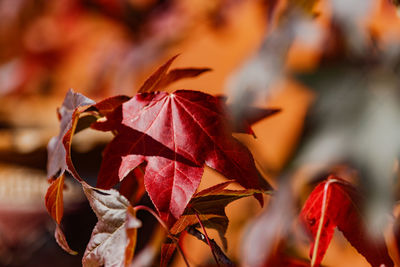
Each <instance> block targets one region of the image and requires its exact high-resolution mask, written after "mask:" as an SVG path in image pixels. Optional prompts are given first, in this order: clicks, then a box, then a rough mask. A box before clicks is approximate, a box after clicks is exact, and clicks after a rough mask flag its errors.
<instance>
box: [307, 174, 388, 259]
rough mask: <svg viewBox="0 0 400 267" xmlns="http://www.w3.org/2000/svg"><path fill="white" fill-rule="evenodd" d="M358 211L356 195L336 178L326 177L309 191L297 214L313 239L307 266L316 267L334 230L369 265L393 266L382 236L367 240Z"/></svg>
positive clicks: (364, 226) (356, 193) (363, 223)
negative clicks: (339, 232) (337, 231)
mask: <svg viewBox="0 0 400 267" xmlns="http://www.w3.org/2000/svg"><path fill="white" fill-rule="evenodd" d="M360 210H361V208H360V195H359V193H358V192H357V191H356V190H355V188H354V187H353V186H352V185H351V184H349V183H348V182H345V181H344V180H341V179H340V178H337V177H334V176H330V177H329V178H328V179H327V180H326V181H325V182H322V183H320V184H319V185H318V186H317V187H316V188H315V189H314V190H313V192H312V193H311V195H310V196H309V197H308V199H307V201H306V203H305V204H304V207H303V209H302V211H301V214H300V218H301V220H302V222H303V224H304V225H305V226H306V228H307V229H308V230H309V231H310V233H311V235H312V237H313V243H312V245H311V249H310V257H311V266H319V264H320V263H321V261H322V258H323V257H324V255H325V252H326V250H327V248H328V245H329V243H330V241H331V239H332V236H333V232H334V229H335V227H338V229H339V230H340V231H341V232H342V233H343V235H344V236H345V237H346V238H347V240H348V241H349V242H350V244H351V245H352V246H353V247H354V248H356V249H357V251H358V252H359V253H360V254H362V255H363V256H364V257H365V258H366V260H367V261H368V262H369V263H370V264H371V265H372V266H374V267H375V266H376V267H379V266H381V265H382V264H384V266H386V267H391V266H394V265H393V261H392V259H391V258H390V257H389V254H388V250H387V247H386V244H385V242H384V238H383V234H382V235H381V236H376V235H375V236H374V238H373V237H371V235H370V234H369V233H368V231H367V228H366V223H365V221H364V220H363V216H362V214H361V213H360Z"/></svg>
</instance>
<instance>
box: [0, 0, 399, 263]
mask: <svg viewBox="0 0 400 267" xmlns="http://www.w3.org/2000/svg"><path fill="white" fill-rule="evenodd" d="M175 54H181V55H180V56H179V57H178V59H177V61H176V63H175V65H174V66H175V67H209V68H212V69H213V71H212V72H209V73H207V74H205V75H203V76H201V77H199V78H196V79H193V80H183V81H180V82H178V83H175V84H173V85H171V86H169V88H161V89H163V90H168V91H170V90H174V89H180V88H184V89H195V90H201V91H204V92H208V93H212V94H226V95H227V96H228V102H230V103H232V104H233V105H231V106H232V107H233V108H232V110H231V112H232V114H233V117H234V118H235V119H237V120H239V121H240V120H241V119H243V118H244V117H246V116H247V113H248V112H249V107H250V106H254V105H256V106H259V107H265V106H269V107H278V108H281V109H282V112H281V113H280V114H278V115H275V116H274V117H272V118H270V119H268V120H265V121H261V122H259V123H257V124H256V125H255V126H254V131H255V134H256V136H257V138H256V139H254V138H252V137H247V136H242V135H238V136H237V138H239V139H240V140H241V141H242V142H244V143H245V144H247V145H248V147H249V148H250V149H251V151H252V152H253V153H254V157H255V159H256V161H257V164H258V167H259V168H260V170H261V171H262V172H263V174H264V175H265V178H266V179H267V180H268V181H269V182H271V183H272V184H274V186H275V187H276V188H277V189H278V191H277V194H276V195H277V196H276V198H274V200H273V201H271V203H269V204H268V205H267V207H266V208H265V209H264V210H263V211H261V210H260V208H259V207H258V206H257V205H256V203H255V202H254V201H252V200H251V199H243V200H240V201H237V202H235V203H233V204H231V205H230V206H229V207H228V209H227V214H228V217H229V218H230V225H229V228H228V233H227V238H228V240H229V247H228V253H227V254H228V255H229V256H230V257H231V258H232V259H234V260H238V261H240V262H243V263H247V264H248V265H249V266H252V265H253V263H254V262H267V261H268V257H269V256H270V255H272V254H274V253H277V252H276V251H277V250H278V249H277V248H279V251H280V252H279V253H287V254H290V255H296V256H297V257H300V258H307V254H308V252H307V250H308V249H307V238H306V237H305V236H304V233H302V232H301V229H299V228H300V227H298V226H297V225H296V219H295V218H296V216H297V213H298V210H299V208H300V207H301V203H303V201H304V199H305V198H306V197H307V195H308V192H309V191H310V189H311V188H312V186H313V185H314V184H315V183H316V182H317V181H320V180H321V179H323V178H325V177H326V175H327V174H329V173H335V174H337V175H338V176H340V177H342V178H344V179H346V180H349V181H351V182H353V183H355V184H357V185H359V186H360V189H361V190H363V192H364V193H365V194H366V195H367V196H368V197H367V202H366V203H365V211H366V213H367V218H368V222H369V225H370V227H371V231H374V230H376V229H388V231H387V232H388V234H387V241H388V244H389V245H390V246H389V248H390V252H391V255H392V256H393V258H394V260H395V261H396V262H397V263H399V254H398V245H399V244H400V243H399V244H397V242H398V241H397V242H396V240H399V239H398V238H396V236H397V235H398V230H397V229H396V227H398V225H399V224H400V223H399V221H400V220H399V219H397V213H398V212H397V209H396V202H397V200H398V199H399V196H400V194H399V192H400V191H399V189H400V188H399V186H398V178H399V165H398V156H399V151H400V138H399V137H398V135H399V134H400V124H399V119H400V91H399V89H400V88H399V85H400V83H399V78H398V77H399V74H400V73H399V72H400V69H399V64H400V20H399V16H398V10H397V7H396V1H394V2H391V1H389V0H319V1H311V0H308V1H307V0H264V1H263V0H247V1H246V0H209V1H204V0H190V1H185V0H59V1H46V0H1V1H0V163H1V164H2V165H1V166H0V263H1V264H2V265H4V266H7V265H11V266H80V265H81V263H80V256H75V257H73V256H69V255H67V254H66V253H64V252H63V251H61V249H60V248H59V247H57V245H56V243H55V241H54V239H53V237H52V235H51V234H50V233H51V229H49V228H51V227H52V224H51V222H50V223H49V221H50V217H49V216H48V215H47V214H46V212H45V210H44V205H43V195H44V192H45V190H46V188H47V182H46V179H45V176H46V175H45V174H44V171H45V169H46V145H47V142H48V141H49V139H50V137H51V136H54V135H56V134H57V132H58V121H57V116H56V108H57V106H60V105H61V103H62V99H63V97H64V95H65V93H66V92H67V90H68V89H69V88H73V89H74V90H75V91H77V92H80V93H83V94H85V95H86V96H88V97H90V98H92V99H94V100H100V99H102V98H105V97H108V96H111V95H116V94H127V95H134V94H135V93H136V90H137V88H139V86H140V84H141V83H143V81H144V80H145V78H146V77H147V76H148V75H149V74H150V73H151V72H152V71H153V70H154V69H155V68H156V67H157V66H158V65H160V64H162V63H163V62H164V61H165V60H166V59H168V58H170V57H171V56H173V55H175ZM110 138H111V136H109V135H101V134H98V133H96V134H94V132H92V131H91V130H86V131H83V132H81V133H79V134H78V135H77V136H76V137H75V138H74V143H73V157H72V158H73V159H74V163H75V165H76V167H77V169H78V171H79V172H80V173H81V175H82V177H85V178H87V179H88V180H95V179H96V175H97V171H98V166H99V164H100V161H101V155H100V151H101V150H102V148H103V147H104V144H105V143H106V142H107V141H109V140H110ZM220 181H223V178H222V177H221V176H220V175H218V174H217V173H215V172H214V171H213V170H210V169H208V170H206V172H205V174H204V179H203V181H202V184H201V186H200V189H203V188H206V187H208V186H210V185H213V184H216V183H218V182H220ZM66 192H67V193H66V207H67V216H66V218H65V221H64V225H65V228H66V235H67V238H68V239H70V244H71V247H73V248H76V249H77V250H78V251H79V252H80V255H82V252H83V250H84V248H85V245H86V243H87V241H88V239H89V236H90V231H91V229H92V227H93V225H94V224H95V222H96V219H95V217H94V215H93V214H92V213H91V211H90V208H89V207H88V205H87V203H86V202H85V201H84V198H83V197H82V194H81V192H80V191H79V190H76V187H75V185H74V183H73V182H72V181H71V183H70V184H68V187H67V189H66ZM146 201H147V202H149V200H148V199H144V200H143V202H146ZM256 214H260V215H259V216H258V217H257V218H256V219H255V220H253V221H252V222H251V223H250V224H248V223H249V221H250V220H251V219H252V218H253V217H254V216H255V215H256ZM390 214H393V216H390ZM142 219H143V220H148V221H151V222H152V219H150V218H142ZM149 225H151V224H149ZM393 225H394V226H395V228H394V229H393ZM244 228H245V229H246V230H245V231H244V232H243V231H242V230H243V229H244ZM266 229H269V231H267V230H266ZM257 231H258V232H257ZM27 233H29V234H27ZM151 233H152V227H151V226H148V227H147V228H146V227H144V228H143V229H141V230H140V231H139V249H140V248H141V247H143V246H144V244H145V243H146V241H147V240H150V239H151V238H152V240H153V243H157V242H159V241H157V240H158V239H157V232H156V233H155V234H154V235H153V236H152V234H151ZM254 233H262V234H261V235H256V237H257V239H256V240H254V239H253V237H254ZM211 235H212V236H213V237H214V236H215V238H216V240H219V239H218V237H217V233H214V232H212V231H211ZM183 242H184V247H185V248H186V250H187V253H186V254H187V255H188V258H189V260H190V261H191V262H193V264H194V265H196V266H200V265H201V266H206V265H207V264H208V263H210V262H212V256H211V253H210V252H209V250H208V248H207V246H206V245H204V244H202V243H200V242H198V241H196V240H195V239H194V238H193V237H190V236H187V237H185V238H184V241H183ZM252 247H257V248H258V249H259V250H252V249H249V248H252ZM193 248H195V249H193ZM263 251H264V253H262V252H263ZM338 255H340V256H338ZM173 264H175V265H176V266H178V265H181V264H182V262H180V259H179V257H177V258H176V259H175V261H174V263H173ZM323 264H325V265H326V266H368V264H367V263H366V261H365V260H364V259H363V258H362V257H361V256H360V255H358V254H357V253H356V252H355V250H354V249H353V248H352V247H350V246H349V244H348V243H347V242H346V241H345V239H344V238H343V237H342V236H341V235H340V234H337V235H336V236H335V239H334V242H333V244H332V245H331V246H330V249H329V250H328V253H327V255H326V257H325V260H324V261H323Z"/></svg>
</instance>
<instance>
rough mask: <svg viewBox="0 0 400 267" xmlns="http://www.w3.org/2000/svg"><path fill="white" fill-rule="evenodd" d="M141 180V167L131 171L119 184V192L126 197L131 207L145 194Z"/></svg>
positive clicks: (142, 177)
mask: <svg viewBox="0 0 400 267" xmlns="http://www.w3.org/2000/svg"><path fill="white" fill-rule="evenodd" d="M143 179H144V173H143V171H142V168H141V166H139V167H137V168H135V169H134V170H132V171H131V172H130V173H129V174H128V175H127V176H126V177H125V178H124V180H122V182H121V185H120V188H119V192H120V193H121V195H123V196H124V197H126V198H127V199H128V200H129V202H131V203H132V205H133V204H136V203H138V202H139V201H140V199H141V198H142V196H143V195H144V193H145V192H146V189H145V188H144V181H143Z"/></svg>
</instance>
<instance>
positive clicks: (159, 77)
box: [138, 55, 211, 93]
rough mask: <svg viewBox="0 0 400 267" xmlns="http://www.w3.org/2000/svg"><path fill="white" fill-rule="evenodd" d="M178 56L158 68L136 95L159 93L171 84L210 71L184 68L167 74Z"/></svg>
mask: <svg viewBox="0 0 400 267" xmlns="http://www.w3.org/2000/svg"><path fill="white" fill-rule="evenodd" d="M177 57H178V55H176V56H174V57H172V58H171V59H169V60H168V61H167V62H166V63H164V65H162V66H161V67H159V68H158V69H157V71H156V72H154V73H153V74H152V75H151V76H150V77H149V78H148V79H147V80H146V81H145V82H144V84H143V85H142V86H141V87H140V89H139V91H138V93H145V92H155V91H161V90H162V89H164V88H165V87H167V86H168V85H170V84H171V83H174V82H176V81H179V80H181V79H186V78H194V77H197V76H199V75H201V74H203V73H205V72H208V71H211V69H209V68H184V69H173V70H171V71H169V72H168V70H169V67H170V66H171V64H172V62H173V61H174V60H175V59H176V58H177Z"/></svg>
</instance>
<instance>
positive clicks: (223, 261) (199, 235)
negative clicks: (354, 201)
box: [186, 226, 235, 267]
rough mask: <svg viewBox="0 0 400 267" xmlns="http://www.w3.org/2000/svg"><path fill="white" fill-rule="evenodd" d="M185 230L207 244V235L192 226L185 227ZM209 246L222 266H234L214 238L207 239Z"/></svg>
mask: <svg viewBox="0 0 400 267" xmlns="http://www.w3.org/2000/svg"><path fill="white" fill-rule="evenodd" d="M186 231H187V232H188V233H189V234H191V235H192V236H194V237H196V238H197V239H198V240H200V241H203V242H204V243H206V244H207V245H208V242H207V237H206V236H205V235H204V234H203V233H202V232H200V231H199V230H197V229H196V228H195V227H194V226H189V227H188V228H186ZM208 240H209V242H210V244H211V246H212V250H213V251H214V254H215V256H216V258H217V260H218V262H219V263H220V264H221V265H222V266H227V267H234V266H235V264H234V263H233V262H232V261H231V260H230V259H229V258H228V256H226V255H225V253H224V252H223V251H222V249H221V248H220V247H219V246H218V244H217V243H216V242H215V241H214V239H208Z"/></svg>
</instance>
